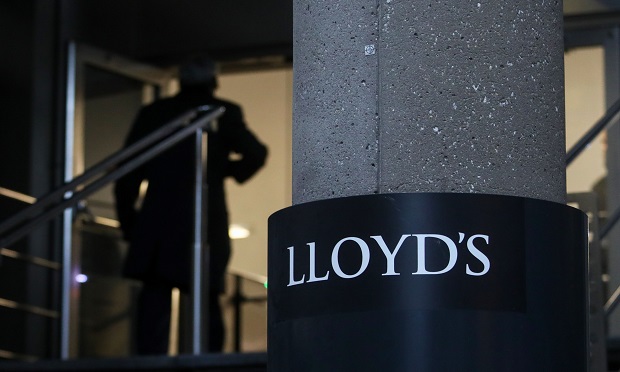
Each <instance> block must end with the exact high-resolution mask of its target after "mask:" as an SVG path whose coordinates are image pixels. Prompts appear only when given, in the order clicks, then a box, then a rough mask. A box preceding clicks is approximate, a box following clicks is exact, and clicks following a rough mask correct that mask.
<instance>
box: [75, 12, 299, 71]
mask: <svg viewBox="0 0 620 372" xmlns="http://www.w3.org/2000/svg"><path fill="white" fill-rule="evenodd" d="M67 3H68V4H71V6H72V7H74V11H75V16H76V19H77V20H78V21H77V23H76V29H75V39H76V40H78V41H81V42H85V43H88V44H91V45H93V46H96V47H99V48H103V49H108V50H111V51H114V52H116V53H119V54H123V55H126V56H128V57H132V58H135V59H139V60H143V61H147V62H152V63H158V64H173V63H176V62H178V60H179V59H180V58H182V57H183V56H184V55H186V54H188V53H194V52H205V51H206V52H209V53H211V54H212V55H213V56H214V57H216V58H218V59H239V58H249V57H256V56H265V55H286V56H292V42H293V5H292V2H291V1H288V0H266V1H256V0H209V1H195V0H89V1H80V0H68V1H67Z"/></svg>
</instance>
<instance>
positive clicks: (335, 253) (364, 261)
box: [332, 236, 370, 279]
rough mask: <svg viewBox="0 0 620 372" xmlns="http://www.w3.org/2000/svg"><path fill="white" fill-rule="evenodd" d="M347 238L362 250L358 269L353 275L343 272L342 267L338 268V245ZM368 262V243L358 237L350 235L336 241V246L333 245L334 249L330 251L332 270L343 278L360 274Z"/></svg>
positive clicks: (350, 277)
mask: <svg viewBox="0 0 620 372" xmlns="http://www.w3.org/2000/svg"><path fill="white" fill-rule="evenodd" d="M349 240H351V241H354V242H356V243H357V245H358V246H359V247H360V249H361V251H362V264H361V265H360V268H359V270H358V271H357V272H356V273H355V274H353V275H349V274H346V273H344V272H343V271H342V269H341V268H340V262H338V253H339V252H340V247H341V246H342V243H344V242H346V241H349ZM369 262H370V249H368V245H367V244H366V242H365V241H363V240H362V239H360V238H356V237H353V236H352V237H348V238H344V239H341V240H340V241H339V242H338V243H336V246H335V247H334V250H333V251H332V267H333V268H334V272H336V275H338V276H339V277H341V278H344V279H352V278H355V277H358V276H360V275H361V274H362V273H363V272H364V271H365V270H366V268H367V267H368V263H369Z"/></svg>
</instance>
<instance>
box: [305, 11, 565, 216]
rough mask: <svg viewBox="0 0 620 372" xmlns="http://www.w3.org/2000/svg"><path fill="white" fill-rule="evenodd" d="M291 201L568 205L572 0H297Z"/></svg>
mask: <svg viewBox="0 0 620 372" xmlns="http://www.w3.org/2000/svg"><path fill="white" fill-rule="evenodd" d="M294 6H295V8H294V39H295V45H294V55H295V65H294V79H295V80H294V120H293V122H294V128H293V203H294V204H298V203H302V202H306V201H312V200H320V199H328V198H334V197H341V196H350V195H361V194H372V193H396V192H456V193H486V194H501V195H514V196H523V197H531V198H538V199H544V200H549V201H555V202H564V201H565V166H564V157H565V139H564V86H563V79H564V75H563V47H562V45H563V42H562V31H563V30H562V3H561V2H559V1H555V0H513V1H486V0H479V1H436V0H428V1H420V0H410V1H402V0H379V1H370V0H314V1H309V0H304V1H301V0H295V4H294Z"/></svg>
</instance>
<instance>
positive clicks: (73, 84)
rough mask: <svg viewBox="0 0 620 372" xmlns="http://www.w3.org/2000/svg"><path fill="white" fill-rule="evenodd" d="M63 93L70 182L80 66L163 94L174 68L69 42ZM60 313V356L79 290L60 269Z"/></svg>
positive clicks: (79, 120)
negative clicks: (105, 72) (104, 72)
mask: <svg viewBox="0 0 620 372" xmlns="http://www.w3.org/2000/svg"><path fill="white" fill-rule="evenodd" d="M67 53H68V55H67V94H66V107H65V111H66V115H65V120H66V121H65V156H64V164H65V167H64V180H65V182H70V181H71V180H72V179H73V177H74V176H75V175H76V174H81V173H83V172H84V168H85V166H84V99H83V97H84V67H85V66H86V65H90V66H94V67H98V68H100V69H103V70H106V71H109V72H113V73H116V74H119V75H122V76H125V77H129V78H132V79H135V80H139V81H143V82H145V83H147V84H153V85H155V86H157V87H159V89H158V90H159V91H161V92H162V93H164V95H165V94H167V93H170V92H171V91H172V90H173V84H172V80H173V78H175V76H176V71H174V70H171V69H161V68H157V67H153V66H150V65H146V64H142V63H138V62H135V61H132V60H129V59H127V58H123V57H121V56H118V55H115V54H113V53H110V52H106V51H104V50H101V49H98V48H94V47H91V46H88V45H84V44H78V43H75V42H71V43H69V45H68V51H67ZM73 217H74V216H73V211H72V210H71V209H67V210H65V211H64V213H63V221H62V254H61V257H62V265H63V267H72V266H73V263H74V260H73V257H72V249H71V246H72V235H73V231H72V229H73V224H72V221H73ZM61 288H62V294H61V304H60V306H61V309H62V311H63V314H62V316H61V326H60V338H61V345H60V357H61V358H62V359H68V358H69V357H70V356H71V354H72V350H71V339H72V338H76V337H77V333H71V332H72V331H71V330H72V328H76V325H77V324H76V323H74V324H72V320H71V318H70V313H71V309H72V308H75V307H76V306H77V303H75V304H72V302H71V301H72V300H71V296H70V293H71V292H75V291H77V290H79V288H78V287H76V286H74V283H73V281H72V278H71V273H70V272H68V271H64V272H63V274H62V279H61Z"/></svg>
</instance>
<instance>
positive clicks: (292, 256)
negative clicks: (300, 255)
mask: <svg viewBox="0 0 620 372" xmlns="http://www.w3.org/2000/svg"><path fill="white" fill-rule="evenodd" d="M288 253H289V272H288V285H287V287H290V286H293V285H297V284H303V283H304V279H306V275H305V274H304V275H302V276H301V280H298V281H295V273H294V269H293V265H294V264H295V247H288Z"/></svg>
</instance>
